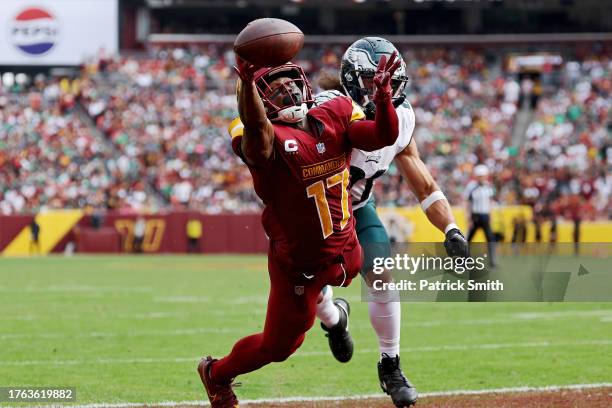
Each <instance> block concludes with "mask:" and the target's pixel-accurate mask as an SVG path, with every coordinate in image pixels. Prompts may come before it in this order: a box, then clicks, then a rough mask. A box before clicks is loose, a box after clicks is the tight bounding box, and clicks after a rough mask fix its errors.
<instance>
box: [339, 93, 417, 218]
mask: <svg viewBox="0 0 612 408" xmlns="http://www.w3.org/2000/svg"><path fill="white" fill-rule="evenodd" d="M396 112H397V118H398V121H399V135H398V137H397V140H396V141H395V143H394V144H393V145H391V146H387V147H383V148H382V149H379V150H375V151H373V152H365V151H363V150H358V149H353V153H352V155H351V186H352V187H351V197H352V202H353V209H358V208H361V207H363V206H364V205H365V204H366V203H367V202H368V199H369V198H370V196H371V195H372V189H373V187H374V181H375V180H376V179H377V178H378V177H380V176H382V175H383V174H384V173H385V172H386V171H387V170H388V169H389V165H390V164H391V162H392V161H393V159H395V156H397V155H398V154H399V153H400V152H401V151H402V150H404V149H405V148H406V146H408V144H410V141H411V140H412V133H413V131H414V126H415V116H414V111H413V110H412V106H410V104H409V103H408V102H405V103H404V104H403V105H401V106H399V107H398V108H397V109H396Z"/></svg>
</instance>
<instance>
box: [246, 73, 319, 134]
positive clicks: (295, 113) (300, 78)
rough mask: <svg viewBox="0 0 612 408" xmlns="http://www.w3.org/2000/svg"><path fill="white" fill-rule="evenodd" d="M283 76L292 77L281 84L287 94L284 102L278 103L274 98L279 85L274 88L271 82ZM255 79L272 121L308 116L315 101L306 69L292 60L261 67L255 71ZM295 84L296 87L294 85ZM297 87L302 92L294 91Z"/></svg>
mask: <svg viewBox="0 0 612 408" xmlns="http://www.w3.org/2000/svg"><path fill="white" fill-rule="evenodd" d="M283 77H286V78H290V80H289V81H287V82H285V83H283V84H282V85H281V87H284V89H285V92H286V95H285V97H284V98H283V103H282V104H281V105H276V104H274V103H273V102H272V100H273V99H274V97H273V94H274V93H276V92H277V90H278V87H277V88H275V89H272V88H270V84H271V83H272V82H273V81H274V80H276V79H278V78H283ZM253 79H254V81H255V86H256V87H257V91H258V92H259V96H260V97H261V99H262V100H263V103H264V107H265V109H266V116H267V117H268V119H270V120H271V121H281V122H289V123H295V122H299V121H300V120H302V119H303V118H304V117H305V116H306V113H307V112H308V109H309V108H310V107H311V106H312V105H313V103H314V98H313V96H312V88H311V86H310V82H308V79H307V78H306V74H304V70H303V69H302V68H301V67H300V66H298V65H295V64H293V63H291V62H288V63H286V64H283V65H280V66H278V67H274V68H260V69H258V70H257V71H256V72H255V76H254V78H253ZM293 84H294V85H295V87H293V86H292V85H293ZM295 88H297V89H299V90H300V94H297V93H295V92H294V90H295Z"/></svg>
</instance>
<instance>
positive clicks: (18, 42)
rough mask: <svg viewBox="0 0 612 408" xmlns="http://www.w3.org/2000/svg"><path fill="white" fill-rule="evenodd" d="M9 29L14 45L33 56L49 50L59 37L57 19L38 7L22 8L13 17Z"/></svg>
mask: <svg viewBox="0 0 612 408" xmlns="http://www.w3.org/2000/svg"><path fill="white" fill-rule="evenodd" d="M9 29H10V37H11V40H12V42H13V44H14V45H15V47H17V48H18V49H20V50H21V51H23V52H24V53H26V54H29V55H33V56H36V55H43V54H45V53H47V52H49V50H51V48H53V47H54V46H55V44H56V43H57V40H58V37H59V23H58V21H57V19H56V18H55V17H54V16H53V14H51V13H50V12H49V11H47V10H45V9H42V8H40V7H28V8H26V9H25V10H22V11H21V12H20V13H19V14H17V15H16V16H15V17H14V18H13V20H12V22H11V26H10V27H9Z"/></svg>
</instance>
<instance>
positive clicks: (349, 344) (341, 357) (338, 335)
mask: <svg viewBox="0 0 612 408" xmlns="http://www.w3.org/2000/svg"><path fill="white" fill-rule="evenodd" d="M334 305H336V307H337V308H338V309H339V310H340V321H339V322H338V323H337V324H336V325H335V326H334V327H332V328H327V327H325V325H324V324H323V323H321V327H322V328H323V330H324V331H326V332H327V334H326V335H325V336H326V337H327V338H328V341H329V348H330V349H331V352H332V354H333V355H334V357H335V358H336V360H338V361H339V362H341V363H348V362H349V361H350V360H351V358H352V357H353V338H352V337H351V333H349V331H348V325H349V315H350V314H351V307H350V306H349V304H348V302H347V301H346V300H344V299H342V298H337V299H334Z"/></svg>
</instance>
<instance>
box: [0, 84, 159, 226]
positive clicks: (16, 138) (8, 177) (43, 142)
mask: <svg viewBox="0 0 612 408" xmlns="http://www.w3.org/2000/svg"><path fill="white" fill-rule="evenodd" d="M4 78H5V79H6V78H7V77H4ZM4 82H5V83H4V86H1V87H0V169H1V170H0V214H14V213H23V212H32V211H34V212H37V211H39V210H43V209H45V208H87V207H90V208H109V209H121V208H133V209H144V208H145V206H147V204H148V203H147V195H146V193H145V191H144V185H143V184H142V183H140V184H139V183H138V182H137V180H132V181H130V180H129V178H127V177H125V175H124V174H123V167H122V163H121V160H120V159H119V158H117V157H116V156H115V155H114V153H113V151H112V149H111V148H110V147H109V146H108V144H107V143H106V141H105V140H104V139H101V138H98V137H96V136H95V134H94V133H92V130H91V128H90V127H88V126H87V124H86V123H85V122H84V121H83V120H82V118H81V117H80V116H79V115H78V113H77V112H76V109H75V108H76V98H77V96H78V94H79V81H78V80H76V81H69V80H67V79H63V80H45V79H44V78H43V77H37V78H36V79H35V80H34V81H33V84H32V85H31V86H29V87H27V89H26V88H24V87H23V85H20V84H18V83H16V82H15V81H10V82H8V81H4Z"/></svg>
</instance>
